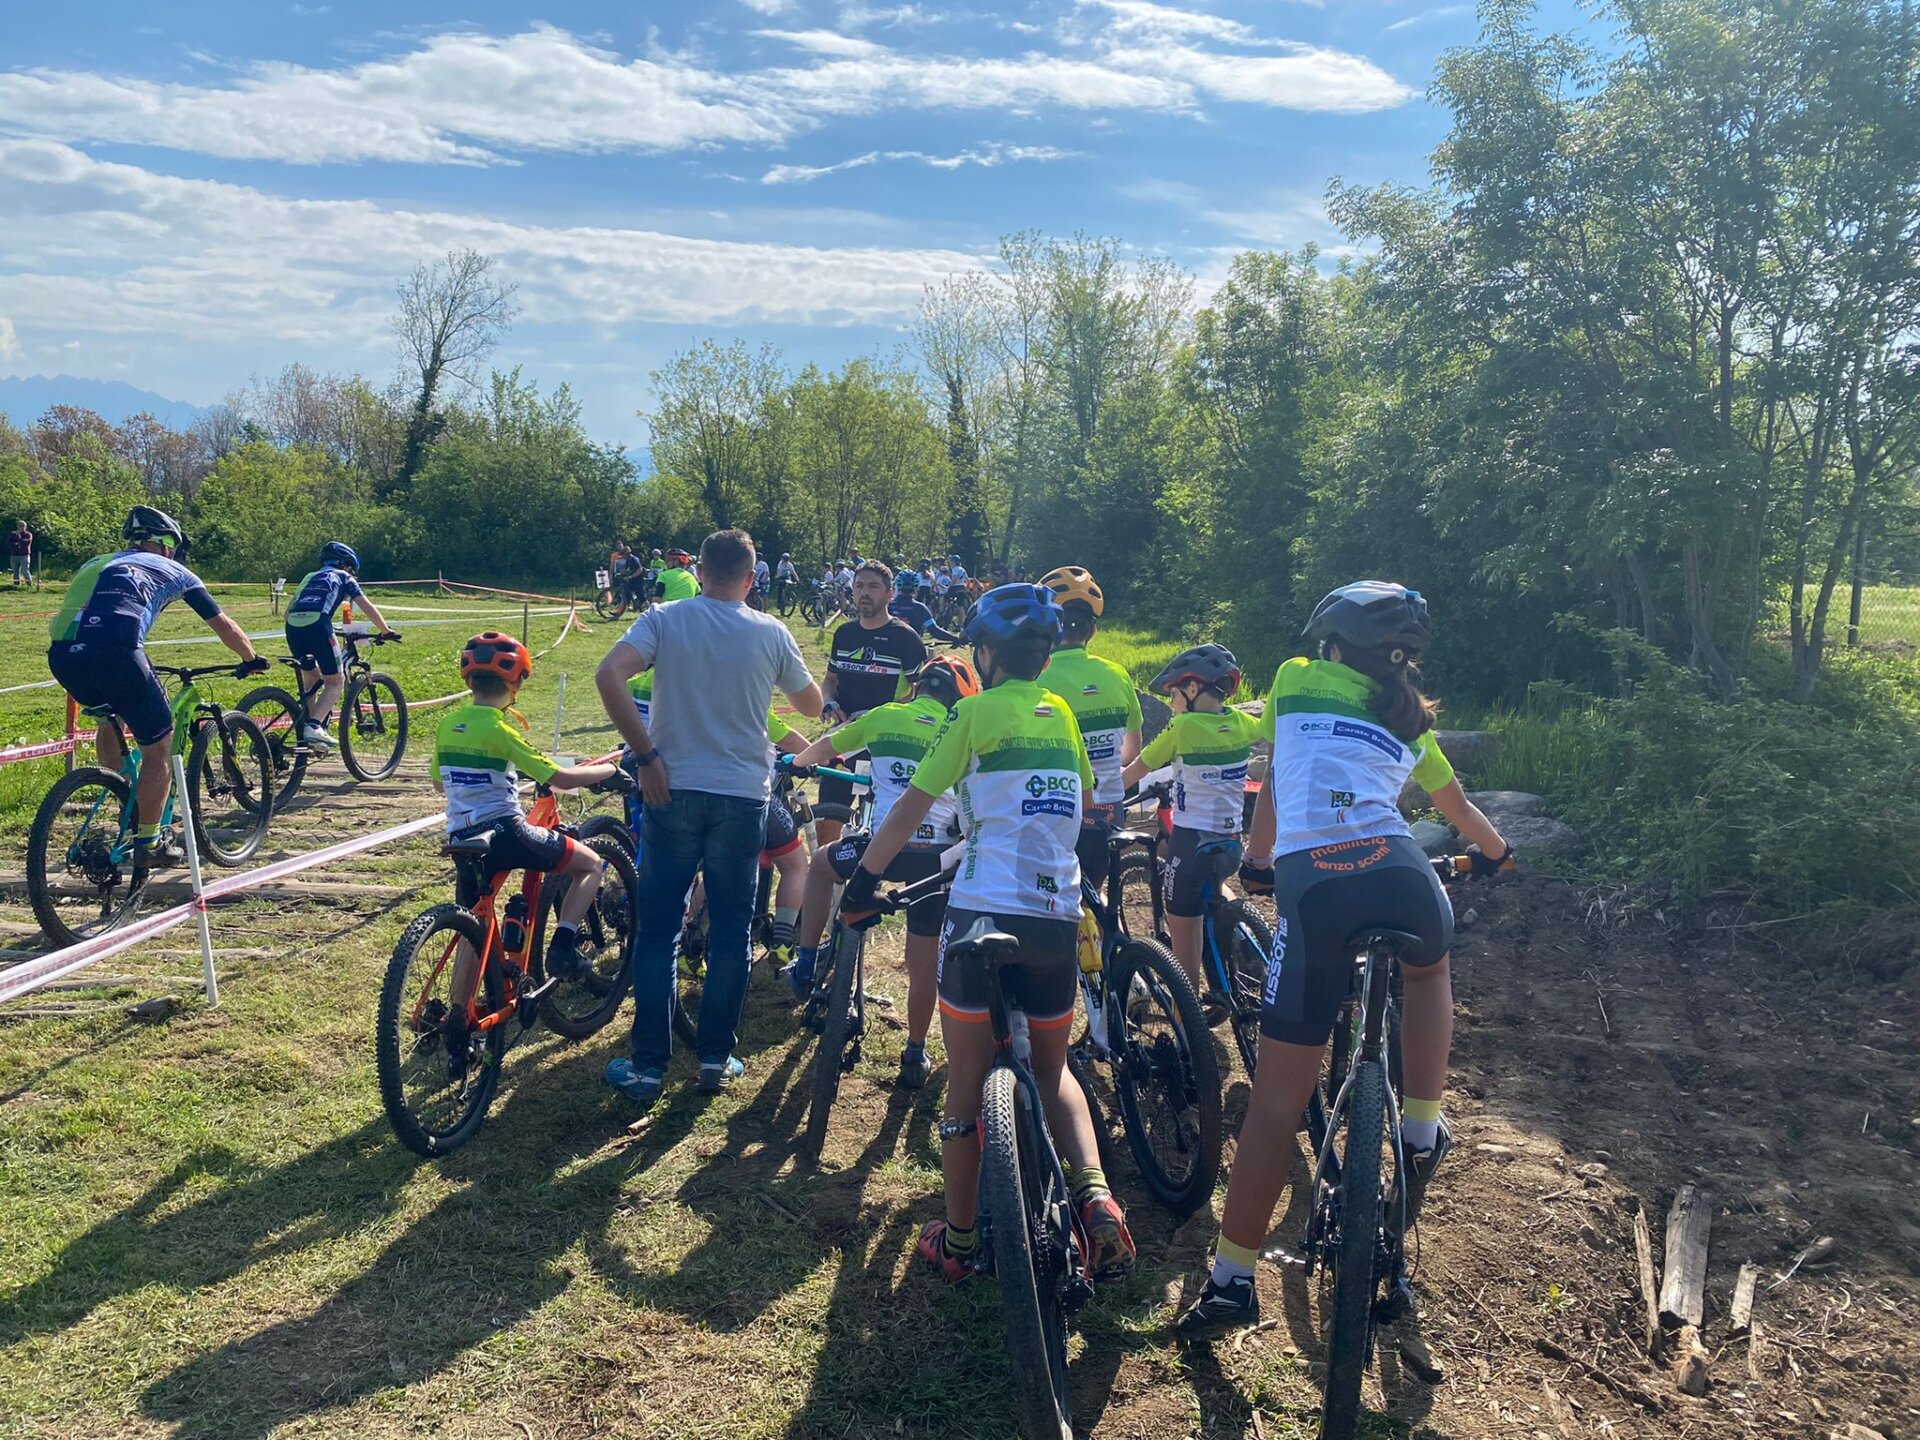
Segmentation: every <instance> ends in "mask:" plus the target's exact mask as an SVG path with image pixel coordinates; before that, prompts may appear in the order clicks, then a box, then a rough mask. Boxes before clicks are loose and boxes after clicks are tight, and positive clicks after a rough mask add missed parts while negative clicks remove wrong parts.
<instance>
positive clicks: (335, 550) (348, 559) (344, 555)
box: [320, 540, 360, 572]
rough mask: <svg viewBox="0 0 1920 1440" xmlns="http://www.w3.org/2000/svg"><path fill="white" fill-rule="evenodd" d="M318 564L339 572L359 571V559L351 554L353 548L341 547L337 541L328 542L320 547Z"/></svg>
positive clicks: (349, 546)
mask: <svg viewBox="0 0 1920 1440" xmlns="http://www.w3.org/2000/svg"><path fill="white" fill-rule="evenodd" d="M320 563H321V564H322V565H332V566H335V567H336V568H338V569H341V570H352V571H355V572H358V571H359V569H360V557H359V556H358V555H356V554H354V553H353V547H352V546H351V545H342V544H341V543H340V542H339V541H338V540H329V541H328V542H327V543H326V544H325V545H322V546H321V547H320Z"/></svg>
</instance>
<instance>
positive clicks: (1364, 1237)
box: [1320, 1060, 1387, 1440]
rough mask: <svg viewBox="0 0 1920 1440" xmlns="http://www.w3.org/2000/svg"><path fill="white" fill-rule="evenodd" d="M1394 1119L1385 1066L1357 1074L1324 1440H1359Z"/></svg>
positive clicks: (1367, 1066)
mask: <svg viewBox="0 0 1920 1440" xmlns="http://www.w3.org/2000/svg"><path fill="white" fill-rule="evenodd" d="M1386 1118H1387V1077H1386V1074H1385V1072H1384V1071H1383V1070H1382V1068H1381V1065H1380V1062H1379V1061H1377V1060H1365V1061H1362V1062H1361V1063H1360V1065H1359V1066H1358V1067H1356V1069H1355V1070H1354V1074H1353V1090H1352V1092H1351V1093H1350V1095H1349V1096H1348V1107H1347V1144H1346V1155H1345V1158H1344V1163H1343V1164H1342V1165H1341V1171H1340V1188H1339V1196H1338V1199H1337V1201H1336V1204H1335V1214H1336V1216H1337V1220H1336V1226H1337V1229H1338V1234H1337V1236H1336V1237H1335V1239H1334V1252H1333V1264H1332V1270H1333V1297H1332V1304H1331V1307H1327V1306H1326V1305H1325V1301H1324V1298H1323V1309H1322V1315H1323V1317H1324V1318H1323V1322H1322V1323H1323V1325H1324V1327H1325V1329H1326V1344H1327V1390H1326V1400H1325V1405H1324V1408H1323V1411H1322V1419H1321V1429H1320V1434H1321V1436H1322V1437H1323V1440H1352V1436H1353V1433H1354V1427H1355V1426H1356V1425H1357V1424H1358V1423H1359V1419H1360V1381H1361V1379H1362V1378H1363V1376H1364V1375H1365V1373H1366V1367H1367V1356H1368V1354H1369V1352H1370V1351H1371V1350H1372V1341H1373V1298H1374V1291H1375V1289H1376V1284H1375V1276H1374V1257H1375V1255H1376V1253H1377V1250H1378V1244H1377V1242H1378V1238H1379V1234H1380V1214H1381V1199H1380V1146H1381V1142H1382V1140H1383V1139H1384V1137H1385V1132H1386Z"/></svg>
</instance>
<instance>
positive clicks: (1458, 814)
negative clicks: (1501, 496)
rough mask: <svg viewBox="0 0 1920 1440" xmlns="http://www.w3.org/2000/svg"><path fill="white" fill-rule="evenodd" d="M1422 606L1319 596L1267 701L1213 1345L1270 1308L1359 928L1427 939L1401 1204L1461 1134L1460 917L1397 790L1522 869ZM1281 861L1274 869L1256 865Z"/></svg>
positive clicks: (1392, 597) (1415, 996)
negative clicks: (1233, 1149)
mask: <svg viewBox="0 0 1920 1440" xmlns="http://www.w3.org/2000/svg"><path fill="white" fill-rule="evenodd" d="M1428 633H1429V632H1428V627H1427V602H1426V601H1425V600H1424V599H1423V598H1422V597H1421V596H1420V594H1419V592H1417V591H1413V590H1409V589H1407V588H1406V587H1405V586H1404V585H1395V584H1392V583H1389V582H1386V581H1379V580H1362V581H1359V582H1357V583H1355V584H1352V585H1343V586H1341V587H1340V588H1339V589H1338V590H1335V591H1333V592H1332V593H1331V594H1330V595H1328V596H1327V597H1326V599H1324V600H1322V601H1321V602H1320V604H1319V605H1318V606H1317V607H1315V609H1314V612H1313V616H1312V618H1311V619H1310V620H1309V621H1308V622H1307V628H1306V631H1305V634H1304V638H1305V639H1306V640H1307V641H1308V642H1309V644H1310V645H1311V646H1312V647H1313V648H1314V650H1315V653H1316V655H1317V658H1314V659H1304V658H1302V659H1296V660H1289V661H1287V662H1286V663H1285V664H1284V665H1282V666H1281V667H1280V670H1279V673H1278V674H1277V675H1276V676H1275V677H1274V682H1273V690H1272V692H1271V693H1270V694H1269V695H1268V696H1267V717H1268V722H1269V725H1270V727H1271V728H1270V729H1269V730H1268V734H1269V735H1270V736H1271V737H1272V740H1273V766H1272V770H1271V772H1270V773H1269V775H1268V777H1267V780H1266V783H1265V784H1264V785H1262V786H1261V789H1260V798H1259V801H1258V803H1257V804H1256V805H1255V807H1254V815H1253V830H1252V834H1251V835H1250V836H1249V838H1248V845H1247V848H1248V851H1249V855H1250V857H1251V860H1250V863H1249V865H1248V866H1247V868H1246V869H1244V870H1243V871H1242V874H1243V876H1245V877H1246V878H1247V879H1248V881H1249V883H1250V884H1253V885H1254V886H1256V887H1258V886H1259V885H1260V884H1261V883H1262V881H1265V883H1268V884H1271V885H1272V887H1273V894H1274V909H1275V912H1276V915H1277V920H1276V923H1275V924H1274V927H1273V934H1274V944H1273V954H1272V956H1271V957H1270V958H1269V960H1268V965H1267V980H1266V992H1265V993H1266V1008H1265V1011H1264V1013H1263V1014H1262V1016H1261V1023H1260V1030H1261V1041H1260V1063H1259V1066H1258V1067H1257V1069H1256V1071H1255V1074H1254V1082H1253V1094H1252V1097H1251V1099H1250V1100H1249V1101H1248V1105H1247V1118H1246V1121H1245V1122H1244V1124H1243V1125H1242V1126H1241V1129H1240V1148H1239V1151H1238V1152H1237V1155H1236V1158H1235V1160H1234V1162H1233V1179H1232V1181H1231V1183H1230V1184H1229V1185H1228V1187H1227V1203H1226V1208H1225V1210H1224V1212H1223V1213H1222V1215H1221V1219H1220V1236H1219V1239H1218V1241H1217V1242H1216V1244H1215V1247H1214V1258H1213V1267H1212V1272H1211V1274H1210V1275H1209V1276H1208V1279H1207V1284H1206V1288H1205V1290H1204V1291H1202V1293H1201V1296H1200V1298H1199V1299H1198V1300H1197V1301H1196V1302H1194V1304H1193V1305H1192V1307H1190V1308H1189V1309H1188V1310H1187V1312H1186V1313H1185V1314H1184V1315H1182V1316H1181V1317H1180V1320H1179V1323H1178V1325H1177V1326H1176V1329H1177V1330H1178V1332H1179V1333H1180V1335H1181V1336H1182V1337H1183V1338H1186V1339H1190V1340H1191V1339H1203V1338H1205V1337H1207V1336H1210V1335H1215V1334H1219V1333H1220V1332H1222V1331H1224V1330H1229V1329H1232V1328H1234V1327H1236V1326H1240V1325H1246V1324H1250V1323H1252V1322H1254V1321H1256V1320H1258V1318H1259V1315H1260V1302H1259V1297H1258V1295H1257V1294H1256V1293H1255V1290H1254V1283H1253V1265H1254V1260H1255V1258H1256V1256H1257V1254H1258V1248H1259V1246H1260V1244H1261V1242H1262V1241H1263V1240H1264V1239H1265V1237H1266V1234H1267V1231H1268V1228H1269V1226H1270V1225H1271V1223H1272V1219H1273V1208H1274V1205H1275V1204H1276V1203H1277V1202H1278V1200H1279V1198H1280V1191H1281V1189H1282V1187H1283V1186H1284V1185H1285V1184H1286V1181H1287V1176H1288V1173H1289V1171H1290V1169H1291V1167H1292V1164H1293V1161H1294V1158H1295V1156H1296V1154H1297V1150H1296V1147H1295V1144H1294V1135H1295V1132H1296V1131H1298V1129H1299V1128H1300V1115H1301V1113H1302V1111H1303V1110H1305V1108H1306V1104H1307V1098H1308V1096H1309V1095H1310V1094H1311V1092H1312V1090H1313V1087H1314V1085H1315V1084H1316V1083H1317V1082H1318V1080H1319V1077H1320V1061H1321V1052H1322V1051H1323V1050H1325V1048H1326V1044H1327V1039H1328V1036H1329V1034H1330V1033H1331V1031H1332V1028H1333V1019H1334V1015H1335V1012H1336V1011H1337V1010H1338V1008H1339V1005H1340V1001H1341V999H1342V997H1343V996H1344V995H1345V994H1346V991H1347V984H1348V972H1349V968H1350V963H1351V957H1350V956H1348V955H1347V953H1346V952H1345V950H1344V949H1343V948H1342V947H1343V945H1344V943H1345V941H1346V939H1347V937H1348V936H1350V935H1351V934H1353V932H1354V931H1356V930H1358V929H1361V928H1362V927H1364V926H1370V925H1374V926H1386V927H1389V928H1391V929H1395V930H1402V931H1406V932H1407V933H1409V934H1413V935H1418V936H1420V937H1421V941H1422V943H1421V947H1420V949H1419V950H1418V951H1417V952H1415V953H1412V954H1407V955H1403V956H1402V957H1401V963H1402V966H1403V974H1404V976H1405V980H1406V1004H1405V1017H1404V1020H1403V1023H1402V1026H1401V1046H1402V1058H1403V1069H1404V1073H1405V1077H1406V1079H1405V1088H1406V1101H1405V1103H1404V1104H1403V1105H1402V1107H1401V1116H1402V1124H1401V1133H1402V1138H1403V1140H1404V1142H1405V1145H1406V1150H1407V1162H1408V1166H1407V1168H1408V1174H1407V1177H1406V1182H1407V1209H1408V1214H1409V1216H1410V1217H1412V1216H1416V1215H1417V1214H1418V1212H1419V1207H1420V1201H1421V1199H1422V1198H1423V1196H1424V1195H1425V1192H1426V1188H1427V1184H1428V1182H1429V1181H1431V1179H1432V1178H1433V1172H1434V1170H1435V1168H1436V1167H1437V1166H1438V1165H1439V1163H1440V1160H1441V1159H1442V1157H1444V1156H1445V1154H1446V1153H1447V1147H1448V1144H1449V1142H1450V1136H1449V1133H1448V1130H1447V1127H1446V1124H1445V1122H1444V1121H1443V1120H1442V1119H1441V1116H1440V1096H1441V1092H1442V1091H1443V1090H1444V1089H1445V1087H1446V1078H1447V1050H1448V1047H1449V1045H1450V1044H1451V1043H1452V1038H1453V989H1452V984H1451V981H1450V980H1449V977H1448V969H1447V954H1448V951H1449V950H1450V949H1451V948H1452V945H1453V910H1452V907H1451V906H1450V905H1449V904H1448V902H1447V896H1446V892H1445V891H1444V890H1443V889H1442V888H1441V886H1440V882H1439V880H1438V879H1437V878H1436V877H1435V875H1434V873H1433V869H1432V866H1431V865H1430V864H1429V863H1428V861H1427V857H1426V856H1425V855H1424V854H1422V853H1421V851H1420V847H1419V846H1418V845H1416V844H1415V843H1414V842H1413V839H1412V837H1411V836H1410V834H1409V832H1408V827H1407V822H1406V820H1405V818H1404V817H1402V815H1401V814H1400V809H1399V798H1400V791H1401V788H1402V787H1403V786H1404V785H1405V784H1406V782H1407V780H1408V779H1409V778H1410V777H1411V778H1412V779H1414V780H1416V781H1417V782H1419V784H1420V785H1422V786H1423V787H1424V788H1425V789H1426V790H1427V792H1428V794H1430V795H1431V796H1432V798H1433V804H1434V807H1435V808H1436V809H1437V810H1439V811H1440V813H1441V814H1442V815H1444V816H1446V817H1447V819H1449V820H1450V821H1452V822H1453V824H1454V825H1455V826H1456V827H1458V829H1459V830H1460V833H1461V834H1462V835H1464V836H1465V837H1466V838H1467V839H1468V840H1469V841H1471V842H1473V847H1472V850H1471V852H1470V853H1471V854H1472V855H1473V856H1474V870H1475V873H1476V874H1480V873H1487V874H1491V873H1494V872H1496V871H1499V870H1505V869H1509V868H1511V866H1512V863H1513V859H1512V851H1511V849H1510V848H1509V847H1508V845H1507V842H1506V841H1505V840H1504V839H1502V838H1501V836H1500V832H1499V831H1497V830H1495V829H1494V827H1493V825H1492V824H1491V823H1490V822H1489V821H1488V819H1487V817H1486V816H1485V815H1483V814H1481V813H1480V811H1479V809H1478V808H1477V807H1476V806H1475V805H1474V804H1473V802H1472V801H1470V800H1468V799H1467V797H1466V795H1465V793H1464V792H1463V791H1462V790H1461V788H1460V782H1459V781H1458V780H1456V779H1455V778H1454V775H1453V767H1452V766H1451V765H1449V764H1448V763H1447V757H1446V756H1445V755H1444V754H1442V753H1441V750H1440V746H1439V744H1438V743H1437V742H1436V740H1435V738H1434V734H1433V717H1434V706H1433V705H1432V704H1431V703H1430V702H1429V701H1428V700H1427V699H1426V698H1425V697H1423V696H1422V695H1421V694H1420V692H1419V690H1418V689H1416V688H1415V686H1414V683H1413V678H1412V674H1411V670H1412V667H1413V665H1414V663H1415V662H1416V661H1417V660H1418V659H1419V657H1420V652H1421V651H1422V650H1424V649H1425V648H1426V644H1427V639H1428ZM1268 861H1270V862H1271V865H1272V868H1271V869H1270V870H1264V871H1263V869H1262V867H1261V864H1259V863H1257V862H1268Z"/></svg>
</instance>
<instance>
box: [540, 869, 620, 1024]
mask: <svg viewBox="0 0 1920 1440" xmlns="http://www.w3.org/2000/svg"><path fill="white" fill-rule="evenodd" d="M580 842H581V843H582V844H584V845H585V846H586V847H587V848H588V849H589V850H591V851H593V853H594V854H596V855H598V856H599V857H600V859H601V861H602V862H603V863H604V864H605V866H606V869H605V871H604V873H602V875H601V876H600V892H599V893H598V894H597V895H595V896H594V897H593V907H592V908H591V909H590V910H588V911H587V914H586V918H585V919H583V920H582V921H581V922H580V931H579V935H580V953H581V955H582V956H583V957H585V959H586V961H587V966H588V969H587V973H586V974H585V975H584V976H582V977H581V978H580V979H578V980H567V981H563V982H562V983H560V984H559V985H556V986H554V988H553V989H552V990H550V991H548V992H547V994H546V995H545V996H544V997H543V998H542V999H541V1001H540V1018H541V1019H542V1020H545V1021H546V1022H547V1025H548V1027H549V1028H550V1029H552V1030H553V1031H554V1033H556V1034H558V1035H564V1036H566V1038H567V1039H569V1040H584V1039H586V1038H587V1037H588V1036H589V1035H591V1034H593V1033H594V1032H595V1031H596V1030H598V1029H600V1027H601V1026H603V1025H605V1024H606V1023H607V1022H608V1021H609V1020H611V1019H612V1018H613V1017H614V1016H615V1015H616V1014H617V1013H618V1012H619V1010H620V1002H621V1001H623V1000H625V999H626V998H627V993H628V992H629V991H630V990H631V989H632V988H633V937H634V932H635V931H636V930H637V929H638V928H639V924H640V910H639V901H638V898H637V897H638V894H639V890H640V881H639V877H638V876H637V875H636V874H635V872H634V868H633V857H632V856H630V855H629V854H628V853H627V851H626V848H625V847H624V846H622V845H621V844H620V842H619V841H618V840H616V839H614V838H613V837H612V836H611V835H607V834H605V833H601V834H596V835H592V836H585V835H583V836H581V837H580ZM571 883H572V882H571V881H568V880H560V879H555V878H553V877H552V876H549V877H547V879H546V880H544V881H543V882H542V883H541V886H540V914H539V916H538V918H537V919H536V921H535V922H534V923H535V929H534V946H533V953H534V954H535V955H536V956H538V957H540V958H539V959H537V960H536V961H535V962H534V963H535V966H536V967H537V969H536V974H537V976H543V975H544V974H545V973H546V972H545V957H546V953H547V932H548V930H549V928H550V926H551V923H552V918H553V915H554V913H555V911H556V910H557V909H558V907H559V905H560V901H561V899H562V897H563V896H565V895H566V893H567V890H568V887H569V886H570V885H571Z"/></svg>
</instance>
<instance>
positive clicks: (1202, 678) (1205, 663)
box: [1147, 642, 1240, 695]
mask: <svg viewBox="0 0 1920 1440" xmlns="http://www.w3.org/2000/svg"><path fill="white" fill-rule="evenodd" d="M1188 680H1198V681H1199V682H1200V683H1201V684H1202V685H1210V686H1212V687H1213V688H1214V689H1215V690H1217V691H1219V692H1220V693H1221V694H1222V695H1231V694H1232V693H1233V691H1234V688H1235V687H1236V686H1238V685H1239V683H1240V662H1239V661H1238V660H1236V659H1235V658H1234V655H1233V652H1232V651H1231V650H1229V649H1227V647H1226V646H1224V645H1215V644H1213V643H1211V642H1209V643H1207V644H1205V645H1194V646H1191V647H1189V648H1188V649H1185V650H1182V651H1181V652H1180V653H1179V654H1178V655H1176V656H1174V657H1173V659H1171V660H1169V661H1168V662H1167V663H1166V664H1165V665H1164V666H1162V667H1161V670H1160V673H1159V674H1158V675H1156V676H1154V677H1153V683H1152V684H1151V685H1149V686H1148V687H1147V688H1148V689H1149V690H1151V691H1153V692H1154V693H1155V694H1156V695H1165V694H1167V693H1168V692H1169V691H1171V690H1172V689H1173V687H1174V686H1176V685H1180V684H1183V683H1185V682H1186V681H1188Z"/></svg>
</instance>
